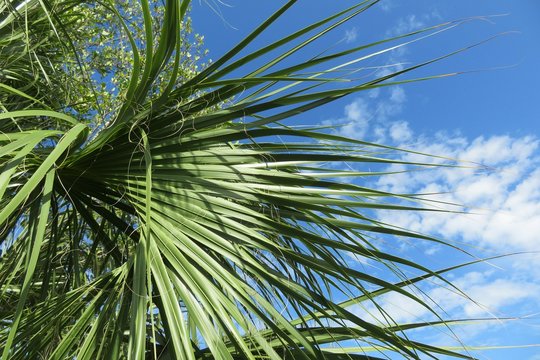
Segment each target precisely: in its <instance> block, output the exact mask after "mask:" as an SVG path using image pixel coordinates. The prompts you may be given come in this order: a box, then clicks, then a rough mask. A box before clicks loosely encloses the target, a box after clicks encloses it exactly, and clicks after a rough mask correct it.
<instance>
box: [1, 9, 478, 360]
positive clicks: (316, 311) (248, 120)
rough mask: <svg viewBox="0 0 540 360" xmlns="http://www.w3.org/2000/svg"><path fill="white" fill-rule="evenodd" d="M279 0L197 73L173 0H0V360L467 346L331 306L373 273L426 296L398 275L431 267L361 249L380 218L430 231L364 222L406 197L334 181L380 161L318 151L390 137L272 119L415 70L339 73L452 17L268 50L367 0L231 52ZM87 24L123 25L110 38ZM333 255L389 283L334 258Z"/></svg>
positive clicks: (375, 285) (364, 148)
mask: <svg viewBox="0 0 540 360" xmlns="http://www.w3.org/2000/svg"><path fill="white" fill-rule="evenodd" d="M296 2H297V1H295V0H291V1H287V2H286V3H285V5H283V6H282V7H281V8H280V9H279V10H277V11H276V12H275V13H274V14H273V15H271V16H270V17H269V18H268V19H267V20H266V21H264V22H263V23H261V24H260V25H259V27H257V28H256V29H255V30H254V31H253V32H252V33H251V34H250V35H248V36H247V37H246V38H245V39H244V40H242V41H241V42H240V43H239V44H237V45H236V46H234V47H233V48H232V49H231V50H230V51H229V52H228V53H226V54H225V55H223V56H222V57H221V58H219V59H218V60H217V61H215V62H213V63H210V64H208V65H207V66H205V67H204V68H203V69H202V70H201V71H196V70H195V63H193V62H192V61H191V60H189V61H188V60H186V57H185V55H186V53H187V52H188V51H190V50H189V49H187V48H186V37H187V36H188V33H186V26H187V25H186V24H188V22H187V20H185V21H183V19H185V17H186V13H187V12H188V8H189V3H190V2H189V1H188V0H165V1H164V4H161V3H160V2H157V1H156V2H149V1H148V0H140V2H137V3H133V2H126V3H125V4H124V3H122V4H120V3H119V4H117V3H116V2H112V1H110V2H103V3H99V4H98V5H93V4H87V3H82V2H79V1H71V0H48V1H38V0H24V1H20V0H11V1H8V0H7V1H4V2H3V3H2V5H1V12H0V33H1V35H0V42H1V45H0V64H1V65H0V79H1V80H2V83H1V84H0V101H1V105H2V112H1V113H0V131H1V133H0V165H1V166H2V173H1V175H0V199H1V200H0V251H1V257H0V323H1V327H0V345H1V346H0V348H1V349H3V350H2V351H3V353H2V359H8V358H9V359H40V358H47V359H73V358H76V359H96V358H99V359H102V358H103V359H120V358H128V359H143V358H162V359H206V358H216V359H318V358H324V359H376V358H377V357H378V356H385V355H384V354H385V353H387V352H394V353H397V354H401V355H403V356H405V357H408V358H420V357H421V356H424V355H429V356H432V357H434V356H437V354H445V355H451V356H456V357H464V358H468V356H464V355H460V354H458V353H455V352H452V351H449V350H445V349H443V348H439V347H435V346H430V345H428V344H423V343H420V342H416V341H413V340H411V339H410V338H409V337H408V335H407V333H406V332H407V330H409V329H413V328H420V327H425V326H429V325H433V324H434V323H432V324H428V323H416V324H397V323H395V322H394V321H393V320H392V319H391V318H389V317H387V316H385V312H384V309H383V308H378V310H379V312H380V314H381V316H379V317H380V318H381V319H382V320H379V321H374V320H373V319H371V320H367V319H365V318H363V317H361V316H359V315H358V314H356V313H354V312H352V311H350V309H349V308H350V306H351V305H353V304H361V303H366V304H368V303H369V304H371V305H375V306H376V307H377V306H378V305H377V299H378V297H379V296H380V295H383V294H385V293H388V292H392V291H393V292H398V293H400V294H402V295H404V296H406V297H408V298H410V299H413V300H414V301H416V302H418V303H419V304H421V305H423V306H425V307H427V308H428V309H430V311H433V312H434V313H435V311H434V310H433V309H432V308H431V307H430V305H428V304H427V303H426V302H425V301H424V300H423V299H422V298H420V297H418V296H417V295H415V294H414V293H413V292H411V291H410V290H409V287H410V286H411V285H413V284H415V283H417V282H419V281H421V280H424V279H426V278H429V277H436V278H439V279H441V280H443V281H444V279H443V278H442V277H441V274H442V273H443V272H445V271H448V270H451V269H444V270H440V271H432V270H430V269H427V268H424V267H422V266H421V265H418V264H416V263H415V262H413V261H410V260H408V259H405V258H401V257H399V256H396V255H393V254H391V253H387V252H384V251H381V250H379V249H378V248H377V246H376V245H375V242H374V241H373V238H374V237H376V236H379V235H381V236H382V235H385V234H389V235H394V236H403V237H413V238H415V239H418V240H423V241H438V242H440V240H438V239H434V238H430V237H428V236H423V235H420V234H416V233H413V232H409V231H406V230H403V229H397V228H394V227H392V226H390V225H387V224H383V223H380V222H378V221H376V220H375V219H372V218H371V217H370V214H372V210H373V209H389V210H396V211H408V210H413V208H411V207H405V206H400V205H397V204H395V203H393V202H392V201H390V200H391V198H392V197H394V195H393V194H389V193H385V192H381V191H377V190H376V189H371V188H368V187H366V186H362V185H359V184H360V182H358V181H356V182H346V181H340V180H339V179H341V178H344V177H345V178H346V177H355V178H362V177H365V176H374V175H378V173H376V172H372V171H365V172H363V171H349V170H336V169H338V168H339V164H341V163H343V162H348V163H357V164H359V165H361V164H366V163H367V164H370V165H371V166H373V165H374V164H382V165H385V164H390V163H394V162H398V161H397V160H392V158H391V157H381V156H377V155H376V154H381V153H382V154H384V153H390V152H391V151H393V150H394V149H391V148H388V147H384V146H380V145H375V144H369V143H366V142H362V141H359V140H352V139H346V138H342V137H338V136H335V135H332V134H329V133H328V132H325V131H324V130H321V129H310V128H305V127H290V126H286V125H284V124H282V122H281V121H282V120H285V119H287V118H289V117H292V116H294V115H296V114H299V113H302V112H305V111H308V110H311V109H314V108H316V107H319V106H321V105H324V104H326V103H328V102H331V101H333V100H336V99H339V98H341V97H343V96H346V95H348V94H352V93H355V92H358V91H362V90H367V89H373V88H376V87H381V86H388V85H391V84H395V83H403V82H409V81H416V80H423V79H408V80H396V79H395V77H396V76H398V75H402V74H405V73H408V72H410V71H411V70H414V69H416V68H418V67H421V66H424V65H428V64H430V63H432V62H433V61H436V60H437V59H433V60H429V61H426V62H425V63H421V64H416V65H414V66H411V67H408V68H405V69H403V70H399V71H395V72H393V73H391V74H389V75H386V76H382V77H378V78H371V79H369V80H366V81H365V82H359V81H351V80H350V79H349V80H347V79H348V77H350V75H352V74H353V73H354V72H355V71H357V70H356V69H357V68H355V70H350V68H351V67H355V66H360V65H359V64H361V63H362V61H364V60H367V59H369V58H371V57H373V56H375V55H377V54H380V53H384V52H388V51H391V49H393V48H395V47H399V46H404V45H405V44H407V43H408V42H411V41H416V40H417V39H418V38H419V36H420V37H422V36H424V35H430V34H433V33H436V32H439V31H444V30H446V29H449V28H451V27H454V26H456V25H458V23H446V24H442V25H439V26H436V27H432V28H427V29H423V30H419V31H415V32H413V33H409V34H405V35H401V36H397V37H394V38H391V39H384V40H381V41H378V42H375V43H370V44H365V45H363V46H358V47H355V48H352V49H348V50H344V51H337V52H334V53H324V54H321V55H318V56H315V57H308V58H307V60H305V61H303V62H298V63H294V64H291V63H290V62H288V61H285V60H286V59H288V58H289V57H290V56H291V55H293V54H297V53H300V52H301V51H302V49H304V48H305V47H306V46H307V45H309V44H310V43H312V42H314V41H316V40H318V39H319V38H320V37H322V36H323V35H325V34H326V33H327V32H329V31H331V30H333V29H334V28H336V27H338V26H339V25H341V24H343V23H344V22H346V21H348V20H349V19H351V18H353V17H355V16H358V15H360V14H362V13H364V12H365V11H367V10H368V9H369V8H370V7H372V6H373V5H375V4H376V3H377V1H376V0H365V1H361V2H359V3H358V4H356V5H354V6H351V7H350V8H347V9H345V10H343V11H341V12H339V13H337V14H333V15H331V16H329V17H327V18H325V19H322V20H320V21H318V22H315V23H313V24H312V25H311V26H308V27H306V28H303V29H300V30H298V31H297V32H294V33H292V34H290V35H288V36H287V37H284V38H282V39H278V40H276V41H275V42H273V43H270V44H268V45H265V46H263V47H260V48H259V49H257V50H254V51H252V52H247V51H246V48H247V47H248V45H249V44H251V43H252V42H253V41H254V39H256V38H257V37H258V36H259V35H260V34H261V33H262V32H264V31H266V30H267V29H268V28H269V27H271V25H272V24H273V23H274V22H275V21H276V20H277V19H278V18H279V17H281V16H282V15H283V14H284V13H285V12H286V11H287V10H288V9H289V8H290V7H291V6H293V5H294V4H295V3H296ZM126 4H129V6H126ZM135 5H136V6H137V7H136V8H135V7H133V6H135ZM133 9H135V10H133ZM156 14H160V15H159V16H156ZM85 17H86V18H89V19H91V21H93V23H90V25H86V23H84V22H83V21H81V19H84V18H85ZM130 17H131V18H130ZM137 21H138V22H139V23H140V25H141V27H140V28H137V27H136V26H134V23H137ZM104 23H107V24H109V25H107V27H105V26H104V25H103V24H104ZM109 26H110V27H109ZM104 29H109V30H110V31H109V30H108V33H112V34H114V35H115V36H120V37H121V39H122V41H121V42H120V43H121V44H122V45H121V47H120V48H118V47H117V48H116V50H115V51H116V52H113V53H108V54H109V55H107V53H106V52H104V49H108V47H110V46H113V45H114V41H111V40H110V39H111V38H107V36H108V35H107V34H105V35H103V30H104ZM98 33H99V34H101V35H99V36H104V39H105V40H103V42H100V41H98V40H99V39H101V38H99V36H98V35H96V34H98ZM85 36H86V38H85ZM96 39H98V40H96ZM107 39H109V40H107ZM85 41H86V42H85ZM89 41H94V45H93V46H87V47H84V46H86V45H88V44H89V43H88V42H89ZM390 41H393V42H395V43H394V44H393V45H391V47H384V44H386V43H389V42H390ZM381 46H383V47H382V50H381ZM118 49H120V50H118ZM91 54H94V55H95V56H101V57H100V58H96V57H94V58H92V57H91V56H90V55H91ZM100 54H101V55H100ZM111 54H113V55H114V54H117V55H118V54H121V58H120V59H118V58H117V57H115V56H111ZM260 59H264V60H265V62H264V64H263V65H260V63H259V62H257V61H258V60H260ZM113 60H115V61H117V62H116V63H113ZM92 61H94V62H93V63H91V62H92ZM89 63H90V64H91V66H90V65H88V64H89ZM104 64H108V65H104ZM255 64H259V65H255ZM124 65H125V66H124ZM92 66H93V67H94V68H97V67H100V66H101V67H104V68H106V69H105V70H102V71H101V76H102V79H106V78H107V76H108V75H107V74H113V75H117V78H118V79H120V80H118V86H119V87H120V90H116V91H115V90H112V89H111V88H110V84H108V83H107V81H106V80H103V81H104V82H103V84H104V85H100V86H101V88H96V86H97V85H96V84H98V83H99V82H97V80H96V77H95V74H96V73H95V72H94V75H93V76H92V75H91V73H89V71H90V70H89V69H90V68H91V67H92ZM107 66H109V67H108V68H107ZM107 69H108V70H107ZM111 69H113V70H111ZM347 69H349V70H347ZM344 70H346V71H344ZM232 74H234V76H233V75H232ZM238 74H241V75H238ZM343 74H345V76H343ZM329 85H332V86H329ZM278 138H279V139H280V140H279V141H277V140H276V139H278ZM350 255H353V256H356V257H359V258H362V259H365V260H366V261H375V262H377V263H379V264H382V265H384V266H385V267H387V268H388V270H389V271H392V272H393V273H394V274H396V275H397V276H399V277H401V280H398V281H388V280H384V279H382V278H379V277H375V276H374V275H372V274H370V273H369V272H367V271H360V270H356V269H354V268H351V267H350V266H349V265H348V262H347V257H348V256H350ZM405 268H407V269H412V270H414V271H416V272H417V273H418V274H419V275H418V276H417V277H413V278H405V277H403V275H402V272H401V271H402V270H403V269H405ZM335 298H338V299H339V298H341V299H344V300H342V301H337V300H336V301H335V300H333V299H335ZM436 323H437V322H435V324H436ZM440 323H443V324H444V323H445V322H444V321H443V320H442V319H440ZM369 354H373V355H369ZM381 354H382V355H381Z"/></svg>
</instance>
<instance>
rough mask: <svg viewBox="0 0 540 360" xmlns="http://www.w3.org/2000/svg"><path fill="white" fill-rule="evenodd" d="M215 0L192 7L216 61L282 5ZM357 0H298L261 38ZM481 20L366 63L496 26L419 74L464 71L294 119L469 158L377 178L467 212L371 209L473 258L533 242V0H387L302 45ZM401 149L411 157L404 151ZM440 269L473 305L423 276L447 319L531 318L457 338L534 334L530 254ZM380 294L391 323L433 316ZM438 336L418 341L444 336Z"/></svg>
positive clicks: (536, 17)
mask: <svg viewBox="0 0 540 360" xmlns="http://www.w3.org/2000/svg"><path fill="white" fill-rule="evenodd" d="M209 1H210V0H209ZM224 1H226V2H220V1H217V0H216V1H214V2H211V1H210V2H209V3H204V2H202V1H201V2H200V3H199V2H194V9H193V13H192V17H193V24H194V28H195V31H197V32H199V33H201V34H203V35H204V36H205V46H206V47H207V48H208V49H209V50H210V53H209V57H210V58H212V59H217V58H218V57H219V55H221V54H223V52H224V51H226V50H228V49H229V48H230V47H231V46H232V45H233V44H235V43H237V42H238V41H239V40H240V39H242V37H243V36H245V35H246V34H247V33H249V32H250V30H252V29H253V28H254V27H255V26H256V25H258V24H259V23H260V22H261V21H262V20H263V19H264V18H266V16H268V15H269V14H271V13H272V12H273V11H274V10H275V9H276V8H277V7H278V5H279V4H281V3H284V1H270V0H266V1H263V0H258V1H253V0H224ZM352 4H354V1H345V0H344V1H326V0H309V1H308V0H304V1H299V3H298V4H297V5H296V6H295V7H293V9H291V11H290V12H289V13H288V14H286V15H285V16H284V18H283V20H282V21H281V22H280V23H279V26H277V27H276V28H272V31H271V32H269V33H268V34H266V35H265V36H263V37H262V39H261V40H263V41H264V40H270V39H276V38H278V37H279V36H282V35H284V34H287V33H288V32H291V31H293V30H296V29H298V28H300V27H302V26H305V25H306V24H309V23H310V22H312V21H314V20H317V19H320V18H321V17H323V16H325V15H328V14H330V13H332V12H334V11H336V10H338V9H343V8H345V7H346V6H350V5H352ZM209 5H211V6H212V7H213V8H214V10H215V12H212V11H211V10H210V8H209ZM492 15H497V16H492ZM499 15H501V16H499ZM502 15H504V16H502ZM478 16H491V17H486V18H482V19H480V18H478V19H477V20H475V21H470V22H467V23H466V24H463V25H462V26H460V27H458V28H455V29H453V30H451V31H448V32H445V33H444V34H441V35H440V36H437V37H434V38H430V39H428V40H426V41H422V42H419V43H417V44H413V45H412V46H408V47H406V48H404V49H403V48H401V49H399V50H396V51H393V52H391V53H388V54H386V55H385V56H383V57H379V58H377V60H374V61H372V62H371V63H370V64H369V65H370V66H384V65H389V64H390V65H395V66H397V67H399V66H403V65H401V64H407V63H414V62H417V61H422V60H426V59H429V58H432V57H434V56H437V55H442V54H444V53H447V52H449V51H453V50H456V49H458V48H461V47H463V46H466V45H470V44H474V43H476V42H479V41H482V40H485V39H487V38H490V37H492V36H494V35H498V34H499V35H498V36H497V37H496V38H495V39H493V40H492V41H489V42H488V43H486V44H483V45H482V46H479V47H477V48H474V49H472V50H470V51H467V52H465V53H462V54H459V55H457V56H455V57H452V58H450V59H448V60H445V61H442V62H440V63H437V64H435V65H434V66H431V67H429V68H427V69H422V70H421V71H420V72H418V75H426V74H440V73H448V72H465V73H464V74H462V75H459V76H455V77H450V78H443V79H438V80H433V81H428V82H422V83H415V84H408V85H404V86H399V87H394V88H385V89H380V90H377V91H369V92H364V93H360V94H357V95H354V96H351V97H348V98H346V99H341V100H339V101H336V102H334V103H332V104H330V105H328V106H325V107H323V108H321V109H317V110H316V111H315V112H312V113H308V114H303V115H302V116H301V117H299V118H298V119H296V120H292V123H294V121H296V122H297V123H309V124H324V125H332V126H335V130H334V131H335V132H337V133H340V134H343V135H347V136H351V137H355V138H358V139H362V140H369V141H375V142H381V143H384V144H388V145H394V146H398V147H402V148H406V149H411V150H416V151H421V152H425V153H431V154H435V155H443V156H447V157H450V158H454V159H461V160H464V161H469V162H470V163H465V164H470V165H472V166H473V168H472V169H442V168H441V169H436V170H433V171H422V172H413V173H406V174H403V175H399V176H392V177H386V178H381V179H380V180H378V182H377V183H376V184H375V185H376V186H378V187H379V188H381V189H384V190H390V191H396V192H408V193H413V192H414V193H438V194H439V195H435V196H433V197H432V198H433V199H436V200H442V201H446V202H452V203H458V204H463V205H465V206H466V207H467V209H468V210H469V211H470V212H471V213H473V214H470V215H462V214H445V215H440V214H428V213H423V214H422V213H420V214H419V213H408V214H396V213H382V212H381V213H379V214H377V216H379V217H380V218H381V219H383V220H385V221H387V222H389V223H393V224H396V225H400V226H403V227H407V228H410V229H413V230H415V231H420V232H425V233H429V234H432V235H435V236H440V237H443V238H445V239H449V240H451V241H454V242H456V243H458V244H460V245H461V246H465V247H467V249H468V250H470V251H472V252H474V253H475V254H477V255H478V256H482V255H484V256H491V255H496V254H503V253H510V252H533V251H540V170H539V169H540V167H539V166H538V165H539V164H540V125H539V124H540V122H539V120H540V106H539V104H538V100H539V99H540V87H539V86H538V84H539V83H540V71H539V70H538V65H537V63H538V59H540V41H538V39H539V38H540V2H539V1H536V0H521V1H502V0H475V1H470V0H451V1H450V0H445V1H442V0H415V1H404V0H403V1H398V0H383V1H382V2H381V3H380V4H379V5H378V6H376V7H375V8H373V9H370V10H369V11H368V12H367V13H365V14H363V15H361V16H359V17H358V18H355V19H353V20H352V21H351V22H350V23H348V24H346V25H345V26H343V27H342V28H340V29H337V30H336V31H334V32H333V33H332V34H329V36H328V37H327V38H326V40H325V41H323V42H321V43H319V45H318V46H321V47H320V48H308V50H309V51H314V54H315V52H316V51H320V50H321V49H324V48H325V47H331V46H335V47H337V48H345V47H351V46H358V45H360V44H362V43H365V42H366V41H370V40H374V39H379V38H383V37H386V36H390V35H397V34H400V33H404V32H408V31H412V30H415V29H418V28H421V27H425V26H429V25H435V24H438V23H441V22H445V21H449V20H456V19H462V18H470V17H478ZM255 46H257V44H255ZM378 71H379V73H381V72H383V71H385V70H384V69H379V70H378ZM290 123H291V122H290ZM403 157H404V158H405V159H413V160H414V159H416V156H413V155H403ZM480 165H482V166H485V167H480ZM486 167H487V168H486ZM399 169H400V168H399V167H398V166H396V167H395V170H399ZM441 206H442V205H441ZM398 251H400V252H401V253H402V254H403V255H408V256H410V257H412V258H415V259H417V260H418V261H419V262H423V263H426V264H428V265H431V266H433V267H439V266H443V265H446V264H448V263H451V262H456V261H459V260H463V258H462V257H459V256H457V255H456V254H455V253H449V252H448V251H446V250H444V249H442V248H440V247H437V246H433V245H428V244H412V243H410V242H403V243H401V244H400V248H399V249H398ZM449 277H450V278H451V279H452V280H453V281H455V282H456V283H457V284H458V285H459V286H460V287H461V288H462V289H463V290H464V291H465V292H466V293H468V294H469V295H470V296H471V297H472V298H473V299H474V300H475V301H477V303H478V304H481V306H477V305H474V304H473V303H471V302H470V301H468V300H466V299H464V298H463V297H460V296H458V295H456V294H453V293H451V292H448V291H443V290H441V289H440V288H438V287H437V286H435V285H433V284H426V285H425V286H424V287H423V288H422V290H424V291H425V292H426V294H427V295H429V296H430V297H431V298H432V299H433V300H434V301H435V302H436V303H437V304H439V305H440V306H441V307H442V308H444V309H445V311H447V313H448V314H450V315H452V316H455V317H472V318H476V317H488V316H492V315H495V316H498V317H516V316H522V317H525V316H529V315H534V316H532V318H531V319H527V320H516V321H511V322H503V321H501V322H492V323H484V324H477V325H467V326H465V327H459V328H457V330H456V332H457V335H458V336H459V337H460V338H461V339H462V340H463V342H465V343H467V344H470V345H478V346H484V345H488V346H491V345H519V344H538V343H540V321H539V320H538V315H537V313H540V305H538V304H540V257H539V256H538V255H534V254H529V255H520V256H514V257H510V258H506V259H502V260H498V261H493V262H492V263H491V264H489V265H488V264H484V265H481V266H475V267H471V268H468V269H467V270H465V271H461V272H455V273H452V274H450V275H449ZM384 301H385V305H386V306H387V307H388V309H390V310H389V311H390V312H391V313H392V314H393V315H394V316H395V317H396V318H397V319H398V320H403V321H416V320H419V319H425V318H426V317H427V316H428V314H426V313H425V312H424V311H423V310H422V309H420V308H419V307H417V306H415V305H414V304H409V303H407V302H406V301H404V300H403V299H400V298H398V297H392V296H389V297H387V298H385V299H384ZM397 304H399V306H397ZM358 311H359V312H361V311H363V310H362V309H358ZM443 333H444V332H442V331H441V333H440V334H438V333H431V334H425V333H424V334H418V336H421V337H424V338H429V340H431V341H433V342H436V343H439V344H451V341H450V340H449V339H448V336H446V337H445V335H444V334H443ZM476 355H477V356H478V357H479V358H482V359H508V358H513V359H530V360H540V348H538V347H530V348H523V349H507V350H492V351H483V352H478V353H476Z"/></svg>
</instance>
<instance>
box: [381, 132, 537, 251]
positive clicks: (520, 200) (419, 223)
mask: <svg viewBox="0 0 540 360" xmlns="http://www.w3.org/2000/svg"><path fill="white" fill-rule="evenodd" d="M392 126H395V125H392ZM412 136H413V135H412V133H411V134H410V137H412ZM392 139H394V140H396V139H398V137H392ZM407 141H408V140H403V141H401V143H400V142H399V141H397V142H396V143H397V146H400V145H403V144H405V143H406V142H407ZM435 142H436V141H434V140H433V139H432V140H429V139H424V140H423V141H422V142H421V143H419V144H417V145H416V146H414V147H413V149H414V150H415V151H420V152H424V153H431V154H438V155H444V156H447V157H450V158H454V159H461V160H470V161H473V162H474V163H475V164H472V165H471V164H469V165H470V166H471V167H472V168H462V169H456V168H436V169H432V170H427V171H420V172H409V173H403V174H399V175H395V176H394V175H392V176H388V177H384V178H381V179H380V181H379V183H378V185H379V186H380V188H382V189H383V190H387V191H393V192H400V193H439V194H438V195H433V196H431V197H430V199H435V200H440V201H446V202H450V203H453V204H459V205H463V206H465V207H466V208H467V209H469V211H470V212H471V213H473V214H447V213H444V214H438V213H427V212H424V213H418V214H414V215H410V216H407V217H404V216H402V215H393V213H391V212H384V213H381V216H382V217H383V218H384V220H385V221H387V222H390V223H393V224H397V225H400V226H403V227H406V228H412V229H415V230H416V231H420V232H425V233H430V234H434V235H438V236H442V237H444V238H452V239H456V238H458V239H462V240H465V241H467V242H469V243H471V244H472V243H474V244H475V246H476V247H482V248H484V249H491V250H494V251H500V252H503V251H515V250H517V251H532V250H540V235H537V234H540V170H536V167H537V165H538V159H537V158H536V156H535V152H536V151H537V150H538V148H539V143H538V140H536V139H535V138H532V137H522V138H512V137H509V136H493V137H490V138H482V137H479V138H476V139H474V140H473V141H470V142H468V141H466V140H465V139H461V140H460V141H454V142H453V143H450V142H448V143H444V142H441V141H438V142H437V143H435ZM404 159H405V160H411V161H414V160H419V157H418V156H417V155H405V156H404ZM424 160H425V159H424ZM462 164H467V163H462ZM477 164H482V165H485V166H488V167H489V168H480V167H479V166H480V165H477ZM474 167H476V169H475V168H474ZM402 168H403V166H394V167H393V168H392V169H393V170H398V169H402ZM454 209H455V208H454Z"/></svg>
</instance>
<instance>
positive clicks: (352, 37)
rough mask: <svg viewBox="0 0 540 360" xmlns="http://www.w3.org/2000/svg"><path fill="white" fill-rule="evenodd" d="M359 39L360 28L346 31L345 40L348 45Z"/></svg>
mask: <svg viewBox="0 0 540 360" xmlns="http://www.w3.org/2000/svg"><path fill="white" fill-rule="evenodd" d="M357 37H358V28H356V27H353V28H351V29H348V30H345V37H344V39H345V42H346V43H347V44H350V43H353V42H355V41H356V38H357Z"/></svg>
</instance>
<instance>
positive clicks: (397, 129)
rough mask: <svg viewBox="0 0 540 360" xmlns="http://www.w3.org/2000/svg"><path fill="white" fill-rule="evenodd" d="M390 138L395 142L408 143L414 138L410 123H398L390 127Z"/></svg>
mask: <svg viewBox="0 0 540 360" xmlns="http://www.w3.org/2000/svg"><path fill="white" fill-rule="evenodd" d="M389 133H390V137H391V138H392V140H393V141H394V142H407V141H409V140H410V139H411V137H412V131H411V128H410V127H409V123H407V122H406V121H396V122H394V123H392V125H390V128H389Z"/></svg>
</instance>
